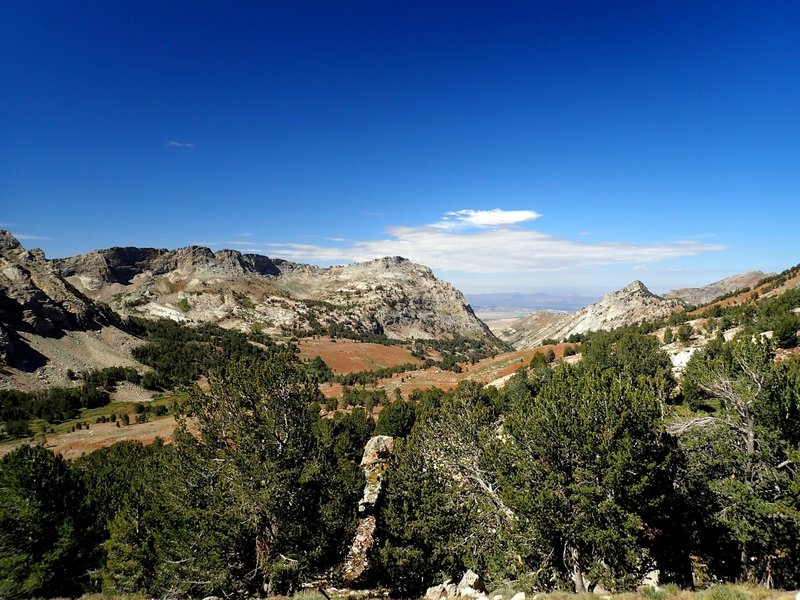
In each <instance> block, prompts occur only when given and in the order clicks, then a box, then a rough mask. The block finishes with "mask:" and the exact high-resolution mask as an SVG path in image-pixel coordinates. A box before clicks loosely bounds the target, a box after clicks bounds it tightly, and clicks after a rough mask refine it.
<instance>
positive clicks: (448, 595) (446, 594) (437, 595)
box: [425, 569, 524, 600]
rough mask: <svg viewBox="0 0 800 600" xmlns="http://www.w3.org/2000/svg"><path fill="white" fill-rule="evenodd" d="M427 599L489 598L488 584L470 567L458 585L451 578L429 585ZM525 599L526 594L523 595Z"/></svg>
mask: <svg viewBox="0 0 800 600" xmlns="http://www.w3.org/2000/svg"><path fill="white" fill-rule="evenodd" d="M425 599H426V600H456V599H461V600H488V597H487V596H486V585H485V584H484V582H483V579H481V576H480V575H478V574H477V573H476V572H475V571H473V570H472V569H468V570H467V572H466V573H464V576H463V577H462V578H461V581H459V582H458V585H456V584H454V583H452V582H451V581H450V580H449V579H448V580H447V581H445V582H444V583H441V584H439V585H435V586H433V587H429V588H428V590H427V591H426V592H425ZM523 600H524V595H523Z"/></svg>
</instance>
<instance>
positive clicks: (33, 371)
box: [0, 230, 141, 389]
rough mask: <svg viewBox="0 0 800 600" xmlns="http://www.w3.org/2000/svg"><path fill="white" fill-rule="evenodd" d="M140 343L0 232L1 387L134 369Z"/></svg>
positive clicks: (35, 254) (39, 255)
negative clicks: (127, 367) (71, 374)
mask: <svg viewBox="0 0 800 600" xmlns="http://www.w3.org/2000/svg"><path fill="white" fill-rule="evenodd" d="M137 343H141V342H139V341H138V340H137V339H136V338H134V337H133V336H131V335H129V334H127V333H126V332H125V331H124V327H123V323H122V322H121V321H120V319H119V318H118V317H117V316H116V315H115V314H114V313H113V312H112V311H111V310H109V309H108V307H105V306H102V305H98V304H96V303H95V302H93V301H92V300H90V299H89V298H87V297H86V296H84V295H83V294H82V293H81V292H79V291H78V290H77V289H75V287H74V286H72V285H71V284H70V283H68V282H67V281H65V280H64V279H63V278H62V277H61V275H60V274H59V272H58V270H57V269H56V266H55V265H54V264H53V263H52V262H51V261H49V260H47V259H46V258H45V255H44V253H43V252H42V251H41V250H39V249H32V250H26V249H25V248H24V247H23V246H22V245H21V244H20V243H19V241H17V240H16V239H15V238H14V236H13V235H11V234H10V233H9V232H7V231H2V230H0V366H2V367H3V368H2V369H0V387H9V386H10V387H18V388H23V389H33V388H36V387H37V386H40V385H46V384H51V383H64V382H66V381H67V376H66V371H67V369H72V370H74V371H81V370H83V369H87V368H97V367H100V366H117V365H132V364H135V361H133V360H132V359H131V358H130V351H129V348H130V347H132V346H133V345H135V344H137Z"/></svg>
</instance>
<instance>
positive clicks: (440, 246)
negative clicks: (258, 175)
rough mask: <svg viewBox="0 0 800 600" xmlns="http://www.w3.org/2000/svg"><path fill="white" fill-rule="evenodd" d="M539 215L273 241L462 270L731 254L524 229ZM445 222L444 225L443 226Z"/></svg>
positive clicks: (324, 252) (325, 257) (452, 219)
mask: <svg viewBox="0 0 800 600" xmlns="http://www.w3.org/2000/svg"><path fill="white" fill-rule="evenodd" d="M539 216H540V215H539V213H536V212H534V211H503V210H500V209H495V210H491V211H478V210H459V211H453V212H449V213H447V214H446V215H444V217H443V218H442V220H441V221H439V222H438V223H435V224H432V225H422V226H395V227H390V228H388V229H387V230H386V233H387V235H386V237H385V238H383V239H373V240H361V241H348V242H346V243H340V244H335V245H329V246H323V245H317V244H296V243H273V244H267V246H269V248H270V249H269V253H270V254H271V255H275V256H280V257H282V258H288V259H291V260H299V261H302V260H314V261H318V262H327V263H335V262H342V261H363V260H370V259H373V258H377V257H380V256H394V255H399V256H404V257H406V258H409V259H411V260H413V261H415V262H420V263H422V264H425V265H428V266H430V267H432V268H433V269H440V270H444V271H454V272H463V273H495V274H497V273H536V272H553V271H564V270H569V269H579V268H586V267H593V266H599V265H622V264H630V265H644V264H646V263H651V262H656V261H662V260H668V259H673V258H678V257H682V256H692V255H696V254H699V253H702V252H712V251H719V250H723V249H725V246H723V245H721V244H707V243H702V242H699V241H691V240H689V241H675V242H669V243H652V244H631V243H626V242H613V241H610V242H585V241H574V240H567V239H560V238H558V237H554V236H552V235H549V234H547V233H544V232H542V231H536V230H532V229H525V228H522V227H519V226H518V225H519V224H521V223H524V222H526V221H532V220H535V219H538V218H539ZM443 223H444V224H445V225H443Z"/></svg>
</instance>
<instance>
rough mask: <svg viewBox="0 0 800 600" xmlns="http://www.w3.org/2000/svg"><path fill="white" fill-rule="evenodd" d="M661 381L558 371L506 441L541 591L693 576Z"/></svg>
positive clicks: (504, 466)
mask: <svg viewBox="0 0 800 600" xmlns="http://www.w3.org/2000/svg"><path fill="white" fill-rule="evenodd" d="M660 387H661V382H659V381H654V382H651V383H650V385H646V384H645V379H644V378H642V377H639V378H637V379H632V378H630V377H625V376H620V375H619V374H618V373H617V372H616V371H612V370H610V369H599V368H598V367H596V366H595V367H589V368H587V367H583V368H578V367H571V366H569V365H563V366H561V367H559V368H558V369H556V371H555V373H554V376H553V377H552V379H551V380H550V381H548V382H547V383H546V384H545V385H544V387H543V388H542V390H541V392H540V393H539V394H538V396H537V397H536V398H535V400H534V401H533V402H529V403H517V404H515V405H514V408H513V410H512V412H511V414H510V415H509V416H508V418H507V419H506V422H505V429H506V432H507V437H505V438H501V439H500V440H499V451H498V453H499V456H500V457H501V460H498V462H497V464H498V468H499V477H500V482H501V484H502V485H501V488H502V491H503V498H504V499H505V501H506V502H507V504H508V505H509V506H510V508H511V509H512V510H513V511H514V514H515V515H516V516H517V518H518V519H519V525H518V527H520V528H521V529H524V530H525V537H526V539H527V541H528V543H527V548H528V557H527V560H528V561H530V564H529V568H530V570H531V571H532V572H534V573H537V574H538V576H537V580H536V581H535V582H534V583H535V584H536V585H537V586H541V587H553V586H558V585H559V582H561V581H564V580H565V579H567V578H570V579H572V582H573V584H574V587H575V590H576V591H578V592H582V591H585V590H586V581H587V577H588V579H590V580H591V581H594V582H602V583H603V585H604V586H605V587H606V588H609V589H621V588H632V587H634V586H635V584H636V582H637V581H638V580H639V579H640V578H641V576H642V575H643V574H644V573H645V572H647V571H649V570H650V569H652V568H653V567H654V566H656V565H658V566H659V568H661V569H662V570H663V571H664V572H665V574H666V575H667V576H668V577H669V576H670V575H671V576H672V577H673V578H677V579H679V580H680V579H681V578H685V576H686V572H685V570H686V566H687V564H688V559H687V555H686V554H685V552H682V551H681V549H680V548H679V547H677V546H676V541H677V540H678V539H679V536H678V535H676V533H675V532H674V530H675V524H674V523H670V515H672V514H674V510H675V508H676V507H677V506H678V505H679V498H677V497H676V495H675V494H674V491H673V481H674V479H675V477H676V473H677V471H678V469H679V457H678V456H677V455H676V452H675V448H674V447H673V444H672V443H671V441H670V438H669V436H667V435H666V433H665V432H664V430H663V426H662V424H661V408H660V403H659V399H658V394H659V393H660Z"/></svg>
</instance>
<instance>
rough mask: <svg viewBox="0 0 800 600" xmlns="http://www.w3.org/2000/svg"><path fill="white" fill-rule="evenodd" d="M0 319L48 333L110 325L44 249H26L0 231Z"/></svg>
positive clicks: (10, 323)
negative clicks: (63, 275) (56, 267)
mask: <svg viewBox="0 0 800 600" xmlns="http://www.w3.org/2000/svg"><path fill="white" fill-rule="evenodd" d="M0 318H2V319H3V322H4V323H6V324H7V325H9V326H10V327H11V328H12V329H18V328H23V329H27V330H30V331H33V332H35V333H47V334H50V333H54V334H56V333H58V332H59V331H64V330H76V329H92V328H99V327H101V326H103V325H104V324H106V323H108V315H106V314H104V313H103V311H102V310H100V309H98V307H96V306H95V305H94V304H93V303H92V302H90V301H89V300H88V299H87V298H85V297H84V296H83V295H82V294H80V293H79V292H78V291H77V290H75V289H74V288H73V287H72V286H71V285H69V284H68V283H67V282H66V281H64V279H63V278H62V277H61V276H60V275H59V273H58V272H57V271H56V269H55V267H54V266H53V264H52V263H51V262H50V261H48V260H46V259H45V256H44V253H43V252H42V251H41V250H39V249H33V250H25V248H23V247H22V245H21V244H20V243H19V242H18V241H17V240H16V239H15V238H14V236H13V235H11V234H10V233H9V232H8V231H0Z"/></svg>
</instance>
